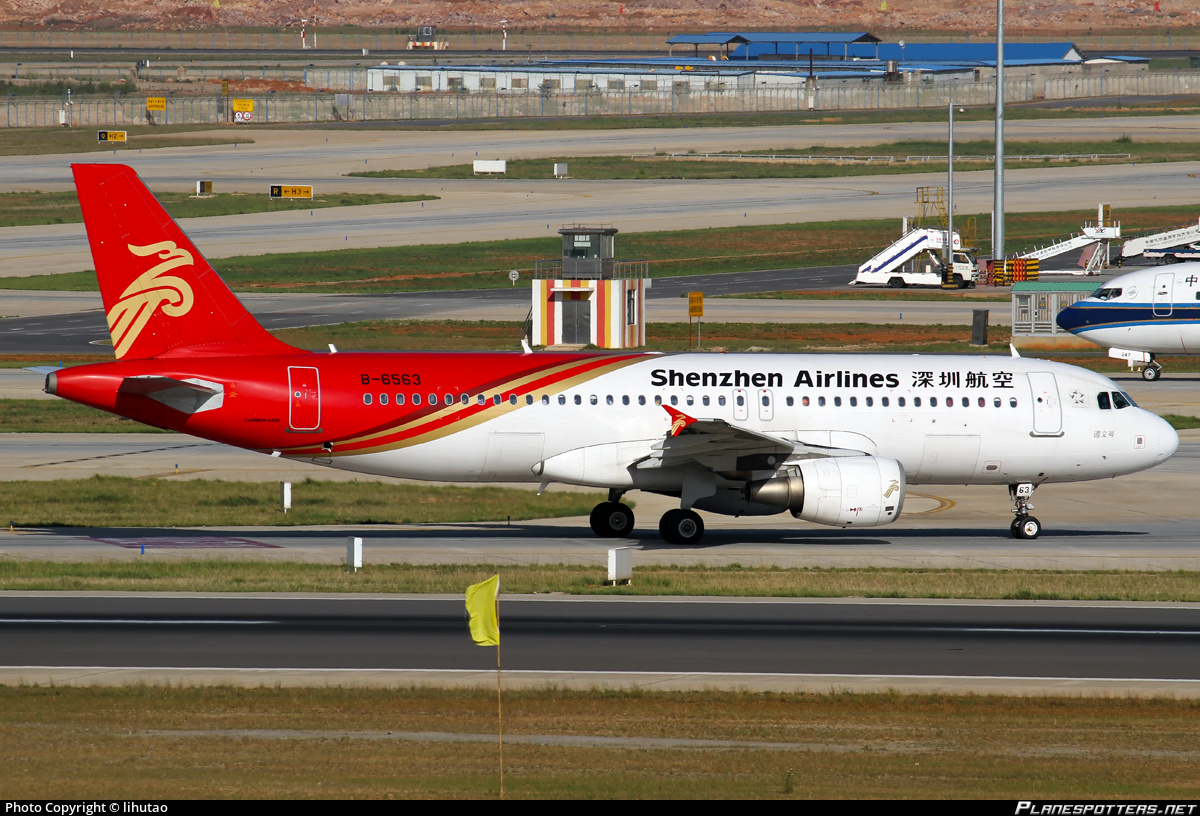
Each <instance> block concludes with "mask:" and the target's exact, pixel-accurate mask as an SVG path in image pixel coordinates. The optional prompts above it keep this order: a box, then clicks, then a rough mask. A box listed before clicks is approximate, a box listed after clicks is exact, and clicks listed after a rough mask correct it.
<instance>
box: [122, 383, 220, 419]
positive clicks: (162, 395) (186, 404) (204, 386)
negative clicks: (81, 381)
mask: <svg viewBox="0 0 1200 816" xmlns="http://www.w3.org/2000/svg"><path fill="white" fill-rule="evenodd" d="M117 393H119V394H141V395H142V396H145V397H149V398H150V399H152V400H154V401H156V402H161V403H162V404H163V405H165V406H167V407H168V408H173V409H174V410H176V411H179V412H180V413H183V414H199V413H201V412H203V411H211V410H213V409H215V408H220V407H221V406H222V405H223V404H224V402H225V386H223V385H221V383H215V382H209V381H207V380H200V379H196V378H188V379H186V380H176V379H174V378H172V377H155V376H144V377H126V378H125V379H124V380H123V381H122V382H121V387H120V388H119V389H117Z"/></svg>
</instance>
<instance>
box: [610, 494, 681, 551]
mask: <svg viewBox="0 0 1200 816" xmlns="http://www.w3.org/2000/svg"><path fill="white" fill-rule="evenodd" d="M623 495H625V493H624V491H622V490H610V491H608V501H606V502H600V504H597V505H596V506H595V507H594V508H592V515H591V518H590V519H589V521H590V522H591V525H592V532H594V533H595V534H596V535H598V536H600V537H601V538H628V537H629V536H630V535H631V534H632V533H633V510H632V509H630V507H629V505H627V504H621V497H622V496H623ZM658 534H659V535H661V536H662V537H663V540H664V541H666V542H667V543H669V544H682V545H684V546H690V545H692V544H697V543H699V542H700V539H701V538H703V537H704V521H703V520H702V519H701V518H700V516H699V514H697V513H696V512H695V511H694V510H668V511H667V512H666V513H664V514H663V517H662V519H660V520H659V522H658Z"/></svg>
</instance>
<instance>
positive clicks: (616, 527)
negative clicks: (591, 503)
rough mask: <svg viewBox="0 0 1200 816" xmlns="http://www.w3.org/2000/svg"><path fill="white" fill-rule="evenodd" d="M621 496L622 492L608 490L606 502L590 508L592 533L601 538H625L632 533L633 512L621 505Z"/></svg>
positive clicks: (626, 505)
mask: <svg viewBox="0 0 1200 816" xmlns="http://www.w3.org/2000/svg"><path fill="white" fill-rule="evenodd" d="M623 495H624V493H623V492H622V491H619V490H610V491H608V501H606V502H600V504H597V505H596V506H595V507H593V508H592V515H591V518H590V519H589V520H590V521H591V523H592V531H593V532H594V533H595V534H596V535H598V536H600V537H601V538H625V537H626V536H628V535H629V534H630V533H632V532H633V510H632V509H631V508H630V506H629V505H628V504H621V496H623Z"/></svg>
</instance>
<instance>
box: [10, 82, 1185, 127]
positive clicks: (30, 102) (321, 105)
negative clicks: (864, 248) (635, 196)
mask: <svg viewBox="0 0 1200 816" xmlns="http://www.w3.org/2000/svg"><path fill="white" fill-rule="evenodd" d="M1044 87H1045V91H1044V93H1045V97H1046V98H1053V99H1061V98H1070V97H1085V96H1111V95H1121V94H1134V93H1137V94H1148V95H1153V94H1172V93H1186V92H1187V89H1188V88H1198V87H1200V72H1195V71H1188V72H1169V73H1165V74H1161V75H1159V74H1149V75H1146V74H1143V75H1133V76H1103V77H1079V78H1074V77H1073V78H1064V79H1061V80H1047V81H1046V82H1045V85H1044ZM1042 88H1043V86H1042V84H1041V83H1038V82H1035V81H1034V80H1032V79H1026V80H1018V81H1015V82H1008V83H1005V91H1004V99H1005V101H1006V102H1010V103H1011V102H1029V101H1033V100H1034V99H1038V98H1041V94H1042V93H1043V91H1042ZM994 94H995V87H994V85H992V84H991V83H986V82H982V83H962V84H954V85H950V84H940V83H915V84H903V85H901V84H890V83H870V84H866V83H864V84H862V85H838V86H835V87H825V88H817V89H815V90H813V91H809V90H808V89H806V88H804V87H802V86H800V87H796V88H748V89H730V90H704V91H697V90H674V89H667V90H661V91H636V92H635V91H629V92H600V91H598V90H590V91H587V92H578V93H540V92H537V91H534V92H530V93H512V92H503V93H496V92H483V93H454V92H451V93H389V92H383V93H372V94H361V93H358V94H348V93H341V94H333V93H321V92H317V91H314V92H313V93H311V94H308V93H302V94H299V93H298V94H237V96H238V97H239V98H243V99H252V100H253V101H254V112H253V114H252V121H253V122H257V123H270V122H333V121H347V120H354V121H413V120H453V119H520V118H528V117H542V118H544V117H572V116H607V115H616V116H621V115H624V116H657V115H672V114H705V113H747V112H771V111H797V110H825V111H841V110H883V109H904V108H929V107H945V106H946V105H947V104H949V103H950V101H951V100H953V102H954V103H955V104H961V105H980V106H986V105H992V104H994V103H995V96H994ZM145 104H146V103H145V98H144V97H141V96H136V97H127V96H124V95H120V96H114V97H107V98H100V97H83V98H80V97H76V98H75V99H73V100H72V101H71V102H70V103H68V102H67V101H66V100H65V98H63V99H25V98H22V97H8V98H7V100H5V111H4V124H5V127H49V126H55V125H58V124H60V115H64V114H60V111H65V117H66V120H67V124H69V125H70V126H72V127H119V126H123V125H136V124H146V123H147V121H148V120H147V114H146V110H145ZM166 106H167V109H166V110H165V111H159V112H156V113H154V114H153V121H154V123H155V124H216V123H220V122H224V121H227V120H228V118H229V117H228V115H227V113H226V111H225V107H224V100H223V99H222V98H221V97H219V96H186V95H178V96H170V95H168V96H167V97H166Z"/></svg>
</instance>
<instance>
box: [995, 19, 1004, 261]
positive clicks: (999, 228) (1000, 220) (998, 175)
mask: <svg viewBox="0 0 1200 816" xmlns="http://www.w3.org/2000/svg"><path fill="white" fill-rule="evenodd" d="M992 178H993V182H992V262H993V263H995V262H996V261H999V262H1000V263H1001V265H1003V263H1004V0H996V166H995V169H994V171H993V176H992Z"/></svg>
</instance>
